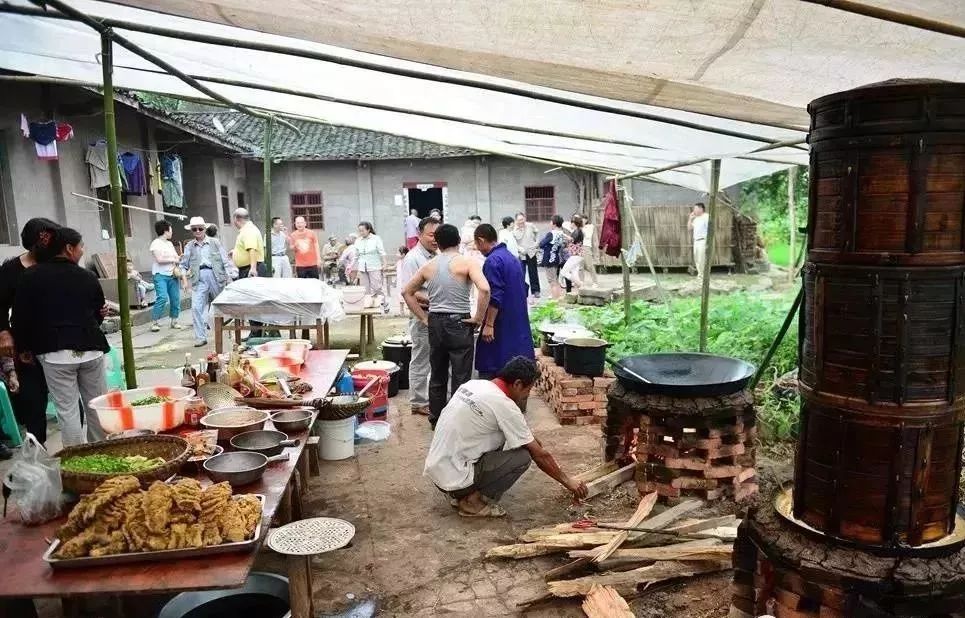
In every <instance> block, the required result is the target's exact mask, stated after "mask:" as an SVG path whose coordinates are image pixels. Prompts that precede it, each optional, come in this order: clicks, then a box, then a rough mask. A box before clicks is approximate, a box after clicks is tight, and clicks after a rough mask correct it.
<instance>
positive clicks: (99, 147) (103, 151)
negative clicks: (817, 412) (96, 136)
mask: <svg viewBox="0 0 965 618" xmlns="http://www.w3.org/2000/svg"><path fill="white" fill-rule="evenodd" d="M84 161H86V162H87V168H88V170H89V171H90V188H91V189H99V188H100V187H109V186H110V184H111V173H110V170H109V169H108V168H107V142H105V141H103V140H101V141H99V142H97V143H96V144H92V145H90V146H88V147H87V155H86V156H85V157H84Z"/></svg>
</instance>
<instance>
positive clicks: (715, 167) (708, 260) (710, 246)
mask: <svg viewBox="0 0 965 618" xmlns="http://www.w3.org/2000/svg"><path fill="white" fill-rule="evenodd" d="M719 188H720V159H714V160H713V161H712V162H711V164H710V199H708V200H707V201H708V204H707V205H708V209H707V240H705V241H704V242H706V243H707V247H706V251H704V269H703V273H704V276H703V277H702V280H701V282H700V351H701V352H706V351H707V312H708V311H710V266H711V264H713V263H714V240H715V236H716V234H714V225H716V224H717V191H718V189H719Z"/></svg>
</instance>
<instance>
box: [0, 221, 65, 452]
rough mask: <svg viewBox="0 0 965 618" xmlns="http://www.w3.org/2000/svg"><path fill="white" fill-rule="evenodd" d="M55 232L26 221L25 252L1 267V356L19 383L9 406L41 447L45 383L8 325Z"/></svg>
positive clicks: (47, 224) (51, 226)
mask: <svg viewBox="0 0 965 618" xmlns="http://www.w3.org/2000/svg"><path fill="white" fill-rule="evenodd" d="M58 229H60V225H58V224H57V223H55V222H53V221H51V220H50V219H43V218H40V217H38V218H35V219H31V220H29V221H27V223H26V224H24V226H23V229H22V230H21V231H20V243H21V245H23V248H24V249H26V251H25V252H24V253H22V254H20V255H19V256H17V257H15V258H11V259H9V260H7V261H6V262H4V263H3V265H2V266H0V356H5V357H12V358H14V359H15V369H16V371H17V378H18V380H19V382H20V389H19V390H18V391H17V392H16V393H10V402H11V403H12V404H13V413H14V416H15V417H16V418H17V422H18V423H20V424H21V425H23V426H24V427H26V429H27V431H28V432H30V433H31V434H33V435H34V437H35V438H37V440H38V441H39V442H40V443H41V444H43V443H44V442H46V441H47V414H46V411H47V382H46V381H45V380H44V370H43V369H42V368H41V366H40V363H38V362H37V360H36V359H35V358H34V356H33V353H32V350H31V349H30V348H29V347H28V346H27V343H26V342H25V341H20V340H17V339H14V336H13V332H12V329H11V324H12V323H13V324H15V323H16V320H17V316H15V315H14V316H12V317H11V314H10V310H11V309H12V308H13V305H14V300H15V298H16V293H17V287H18V286H19V285H20V281H21V279H22V278H23V275H24V273H25V272H26V271H27V269H28V268H31V267H32V266H34V265H35V264H36V263H37V262H38V261H39V260H40V259H44V258H49V257H50V256H49V252H50V246H51V244H52V242H53V237H54V233H55V232H56V231H57V230H58ZM30 312H32V310H31V311H28V313H30ZM0 456H2V453H0Z"/></svg>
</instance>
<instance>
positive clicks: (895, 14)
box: [804, 0, 965, 37]
mask: <svg viewBox="0 0 965 618" xmlns="http://www.w3.org/2000/svg"><path fill="white" fill-rule="evenodd" d="M804 1H805V2H810V3H811V4H820V5H821V6H826V7H828V8H831V9H838V10H839V11H846V12H848V13H854V14H856V15H863V16H865V17H873V18H874V19H880V20H882V21H888V22H891V23H893V24H901V25H903V26H911V27H912V28H921V29H922V30H931V31H932V32H938V33H940V34H948V35H951V36H957V37H965V28H963V27H961V26H956V25H955V24H950V23H947V22H943V21H938V20H937V19H928V18H927V17H919V16H918V15H909V14H908V13H901V12H899V11H892V10H889V9H886V8H882V7H878V6H869V5H867V4H865V3H863V2H854V1H853V0H804Z"/></svg>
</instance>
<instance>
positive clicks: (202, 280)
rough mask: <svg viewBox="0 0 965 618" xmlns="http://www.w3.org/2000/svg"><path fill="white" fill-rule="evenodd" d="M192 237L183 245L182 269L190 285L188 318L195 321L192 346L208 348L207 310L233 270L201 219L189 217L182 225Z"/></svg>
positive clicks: (222, 248)
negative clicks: (185, 223) (189, 312)
mask: <svg viewBox="0 0 965 618" xmlns="http://www.w3.org/2000/svg"><path fill="white" fill-rule="evenodd" d="M184 228H185V229H186V230H190V232H191V235H192V236H193V237H194V238H193V239H192V240H190V241H188V243H187V244H186V245H184V255H183V256H181V269H182V270H184V271H185V272H186V273H187V274H188V281H189V282H190V283H191V318H192V321H193V322H194V347H196V348H200V347H203V346H206V345H208V307H209V306H210V304H211V301H212V300H214V298H215V297H216V296H217V295H218V294H220V293H221V290H223V289H224V286H225V285H226V284H227V283H228V281H229V280H230V278H231V275H232V274H233V273H234V271H235V265H234V264H233V263H232V262H231V260H230V259H229V258H228V253H227V252H226V251H225V248H224V246H223V245H222V244H221V241H219V240H218V239H217V238H212V237H210V236H208V235H207V234H206V233H205V231H206V230H207V228H208V224H207V223H205V221H204V217H191V222H190V223H188V224H187V225H186V226H184Z"/></svg>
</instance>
